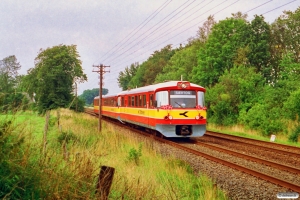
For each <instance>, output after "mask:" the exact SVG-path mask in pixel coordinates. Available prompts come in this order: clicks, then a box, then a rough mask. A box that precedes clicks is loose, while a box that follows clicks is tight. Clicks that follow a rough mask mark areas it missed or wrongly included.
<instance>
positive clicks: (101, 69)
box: [93, 64, 110, 132]
mask: <svg viewBox="0 0 300 200" xmlns="http://www.w3.org/2000/svg"><path fill="white" fill-rule="evenodd" d="M93 67H96V68H97V69H96V70H93V72H97V73H98V74H99V79H100V82H99V103H98V104H99V109H98V111H99V112H98V115H99V118H98V119H99V121H98V131H99V132H101V129H102V126H101V124H102V123H101V118H102V86H103V74H104V73H105V72H110V71H105V70H104V68H106V67H110V66H104V65H103V64H100V65H97V66H95V65H93Z"/></svg>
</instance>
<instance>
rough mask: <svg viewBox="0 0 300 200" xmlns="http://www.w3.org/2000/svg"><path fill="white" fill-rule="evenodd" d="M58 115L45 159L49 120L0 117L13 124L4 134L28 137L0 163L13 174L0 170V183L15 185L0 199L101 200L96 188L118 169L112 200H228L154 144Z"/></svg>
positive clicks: (75, 115)
mask: <svg viewBox="0 0 300 200" xmlns="http://www.w3.org/2000/svg"><path fill="white" fill-rule="evenodd" d="M60 115H61V116H60V122H59V126H58V123H57V117H56V111H53V112H52V113H51V117H50V126H49V129H48V133H47V149H46V152H45V154H42V148H43V133H44V126H45V117H40V116H38V115H36V114H35V113H32V112H23V113H18V114H17V115H14V116H7V115H6V116H0V120H3V121H5V120H6V119H7V118H8V117H11V118H14V120H13V124H14V129H13V131H11V132H8V133H6V134H8V135H10V136H12V137H15V138H19V135H20V133H22V134H21V135H22V136H24V142H23V143H22V145H21V146H20V148H19V149H9V150H10V151H11V154H10V155H11V156H10V157H7V158H6V159H5V160H2V161H1V159H0V161H1V162H0V166H4V164H5V166H6V167H5V168H4V167H3V168H2V169H8V168H9V171H8V173H7V172H4V171H1V168H0V176H1V177H0V180H1V181H3V180H5V181H7V182H9V181H10V182H11V183H12V184H8V186H7V187H6V188H4V189H5V190H4V189H3V188H1V186H0V198H4V199H5V198H6V199H39V198H41V199H97V198H98V196H97V195H98V194H95V190H96V182H97V179H98V174H99V171H100V167H101V166H103V165H105V166H109V167H113V168H115V174H114V179H113V182H112V186H111V190H110V195H109V199H227V197H226V194H225V193H224V192H222V191H221V190H219V189H217V188H215V187H214V184H213V182H212V181H211V180H209V178H208V177H206V176H204V175H201V174H195V173H194V172H193V170H192V169H191V167H190V166H189V165H188V164H187V163H185V162H183V161H180V160H177V159H175V158H171V157H170V158H165V157H162V156H161V155H160V154H159V153H158V152H156V151H155V150H154V149H153V144H152V142H151V140H149V141H148V140H145V141H140V140H138V139H137V138H136V137H134V135H132V133H131V132H130V131H123V132H120V131H118V130H117V129H116V128H115V127H114V126H113V125H110V124H106V123H104V124H103V126H102V132H101V133H98V131H97V127H98V126H97V125H98V120H97V119H96V118H94V117H91V116H88V115H86V114H78V113H74V112H72V111H70V110H61V113H60ZM1 144H2V143H0V145H1ZM16 150H18V154H13V153H12V152H13V151H14V152H15V151H16ZM15 175H17V177H15ZM21 180H22V181H21ZM7 182H5V183H7ZM10 182H9V183H10ZM3 191H5V192H3ZM1 192H2V193H1Z"/></svg>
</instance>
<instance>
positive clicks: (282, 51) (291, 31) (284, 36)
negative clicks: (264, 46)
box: [270, 7, 300, 82]
mask: <svg viewBox="0 0 300 200" xmlns="http://www.w3.org/2000/svg"><path fill="white" fill-rule="evenodd" d="M283 13H284V14H283V15H281V16H280V17H278V18H277V19H276V20H275V22H274V23H272V24H271V46H270V47H271V58H272V60H271V64H272V71H273V80H274V81H273V82H277V80H278V79H279V77H278V76H279V74H280V70H281V68H280V67H279V64H280V61H281V59H282V56H283V55H286V54H287V53H291V54H292V57H293V60H295V61H296V62H298V63H299V61H300V56H299V55H300V34H299V27H300V7H298V8H297V9H296V11H295V12H291V11H284V12H283Z"/></svg>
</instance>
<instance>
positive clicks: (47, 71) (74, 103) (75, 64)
mask: <svg viewBox="0 0 300 200" xmlns="http://www.w3.org/2000/svg"><path fill="white" fill-rule="evenodd" d="M34 63H35V66H34V67H33V68H31V69H29V70H28V74H27V75H19V74H18V70H20V69H21V65H20V63H19V62H18V61H17V58H16V56H14V55H13V56H8V57H6V58H4V59H2V60H0V113H7V112H12V111H18V110H26V109H32V110H35V111H37V112H39V113H41V114H44V113H45V112H46V111H48V110H51V109H56V108H71V109H74V110H77V111H83V106H84V104H85V102H84V101H83V100H82V99H79V98H78V97H77V96H76V95H75V93H76V85H77V84H78V83H82V82H84V81H86V80H87V77H86V75H85V74H84V73H83V71H82V66H81V61H80V60H79V54H78V52H77V47H76V45H69V46H67V45H58V46H54V47H51V48H47V49H41V50H40V52H39V53H38V55H37V57H36V58H35V60H34Z"/></svg>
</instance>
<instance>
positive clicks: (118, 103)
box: [116, 96, 122, 120]
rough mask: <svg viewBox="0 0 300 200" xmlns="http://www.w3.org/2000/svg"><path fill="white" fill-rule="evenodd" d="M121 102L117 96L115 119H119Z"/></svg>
mask: <svg viewBox="0 0 300 200" xmlns="http://www.w3.org/2000/svg"><path fill="white" fill-rule="evenodd" d="M121 102H122V98H121V97H120V96H118V99H117V113H116V114H117V116H116V117H117V119H119V120H121V116H120V113H121Z"/></svg>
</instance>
